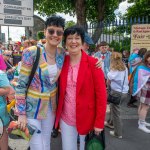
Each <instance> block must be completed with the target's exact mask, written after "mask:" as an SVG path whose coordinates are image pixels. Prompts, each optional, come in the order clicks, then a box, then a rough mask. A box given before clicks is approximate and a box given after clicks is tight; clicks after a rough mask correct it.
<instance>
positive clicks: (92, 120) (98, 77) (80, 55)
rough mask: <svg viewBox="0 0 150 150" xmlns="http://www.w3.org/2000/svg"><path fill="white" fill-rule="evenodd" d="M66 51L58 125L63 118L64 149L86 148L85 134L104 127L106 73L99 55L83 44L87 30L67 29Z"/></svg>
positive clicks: (78, 28)
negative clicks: (100, 63) (97, 62)
mask: <svg viewBox="0 0 150 150" xmlns="http://www.w3.org/2000/svg"><path fill="white" fill-rule="evenodd" d="M64 43H65V46H66V47H67V50H68V53H69V55H66V57H65V62H64V66H63V68H62V72H61V75H60V80H59V100H58V102H59V103H58V109H57V113H56V123H55V127H56V128H57V126H58V123H59V121H60V128H61V135H62V147H63V150H68V149H69V150H70V149H71V150H77V135H78V134H79V135H80V150H84V144H85V143H84V139H85V135H86V134H88V133H89V132H90V131H92V130H95V134H97V135H98V134H99V133H100V132H101V131H102V130H103V128H104V120H105V113H106V86H105V80H104V74H103V72H102V70H101V69H99V68H96V66H95V63H96V61H97V60H96V59H95V58H93V57H90V56H88V55H87V54H86V53H85V52H84V50H82V45H83V43H84V30H83V29H82V28H80V27H78V26H72V27H69V28H67V29H66V30H65V31H64ZM87 114H88V115H87Z"/></svg>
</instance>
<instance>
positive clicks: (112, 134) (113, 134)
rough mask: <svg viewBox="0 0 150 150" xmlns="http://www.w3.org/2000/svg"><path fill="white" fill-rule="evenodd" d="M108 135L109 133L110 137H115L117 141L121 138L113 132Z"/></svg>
mask: <svg viewBox="0 0 150 150" xmlns="http://www.w3.org/2000/svg"><path fill="white" fill-rule="evenodd" d="M109 133H110V135H111V136H114V137H116V138H118V139H122V136H118V135H115V132H114V131H110V132H109Z"/></svg>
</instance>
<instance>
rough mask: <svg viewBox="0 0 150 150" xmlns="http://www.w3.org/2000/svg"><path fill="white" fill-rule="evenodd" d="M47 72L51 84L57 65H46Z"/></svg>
mask: <svg viewBox="0 0 150 150" xmlns="http://www.w3.org/2000/svg"><path fill="white" fill-rule="evenodd" d="M48 71H49V78H50V83H52V84H53V80H54V78H55V77H56V74H57V65H56V64H54V65H48Z"/></svg>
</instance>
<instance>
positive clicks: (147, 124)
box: [138, 120, 150, 127]
mask: <svg viewBox="0 0 150 150" xmlns="http://www.w3.org/2000/svg"><path fill="white" fill-rule="evenodd" d="M140 124H141V123H140V120H139V121H138V125H140ZM142 124H144V125H145V126H147V127H150V123H148V122H146V121H142Z"/></svg>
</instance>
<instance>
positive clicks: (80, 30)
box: [64, 25, 85, 44]
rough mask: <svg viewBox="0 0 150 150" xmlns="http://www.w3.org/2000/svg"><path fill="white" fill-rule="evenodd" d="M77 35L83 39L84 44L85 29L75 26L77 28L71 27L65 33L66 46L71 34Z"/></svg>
mask: <svg viewBox="0 0 150 150" xmlns="http://www.w3.org/2000/svg"><path fill="white" fill-rule="evenodd" d="M75 33H76V34H77V35H79V36H80V37H81V40H82V43H84V33H85V32H84V29H83V28H82V27H80V26H77V25H75V26H71V27H69V28H67V29H65V31H64V44H66V38H67V36H68V35H70V34H71V35H73V34H75Z"/></svg>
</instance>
